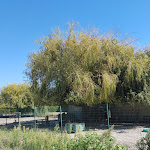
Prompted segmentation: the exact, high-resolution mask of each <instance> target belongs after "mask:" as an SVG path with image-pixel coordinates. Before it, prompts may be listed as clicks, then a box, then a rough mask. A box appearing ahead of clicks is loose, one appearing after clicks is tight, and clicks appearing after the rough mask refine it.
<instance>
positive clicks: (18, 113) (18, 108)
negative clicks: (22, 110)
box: [17, 107, 19, 123]
mask: <svg viewBox="0 0 150 150" xmlns="http://www.w3.org/2000/svg"><path fill="white" fill-rule="evenodd" d="M17 111H18V123H19V108H18V107H17Z"/></svg>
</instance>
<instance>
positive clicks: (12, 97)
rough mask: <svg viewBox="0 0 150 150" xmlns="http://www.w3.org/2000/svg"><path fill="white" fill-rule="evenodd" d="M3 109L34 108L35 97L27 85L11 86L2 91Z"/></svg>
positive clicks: (0, 95)
mask: <svg viewBox="0 0 150 150" xmlns="http://www.w3.org/2000/svg"><path fill="white" fill-rule="evenodd" d="M0 97H1V100H0V101H1V102H0V106H1V107H8V108H11V107H18V108H24V107H32V106H33V96H32V93H31V92H30V86H29V85H27V84H24V83H22V84H15V83H14V84H9V85H8V86H5V87H3V88H2V89H1V94H0Z"/></svg>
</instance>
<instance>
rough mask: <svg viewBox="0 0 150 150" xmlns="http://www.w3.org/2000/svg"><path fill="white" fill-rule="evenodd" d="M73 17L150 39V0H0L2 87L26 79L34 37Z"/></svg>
mask: <svg viewBox="0 0 150 150" xmlns="http://www.w3.org/2000/svg"><path fill="white" fill-rule="evenodd" d="M71 21H77V22H79V23H80V26H81V27H83V28H85V27H88V26H93V25H94V26H95V27H96V28H98V29H100V30H101V31H102V32H106V31H109V30H116V29H117V30H119V32H120V33H121V34H125V33H129V34H130V35H131V36H132V37H135V39H136V40H138V42H140V43H141V45H142V46H145V45H147V44H148V43H149V42H150V38H149V37H150V1H149V0H72V1H71V0H55V1H54V0H0V69H1V71H0V88H1V87H3V86H7V84H11V83H22V82H24V81H25V80H26V77H25V74H24V70H25V69H26V66H25V64H26V62H27V56H28V54H29V53H30V52H33V51H37V50H38V45H36V44H35V40H36V39H40V38H42V37H43V36H47V35H48V34H49V33H50V28H56V27H58V26H59V27H60V28H62V29H64V27H65V26H66V23H67V22H71Z"/></svg>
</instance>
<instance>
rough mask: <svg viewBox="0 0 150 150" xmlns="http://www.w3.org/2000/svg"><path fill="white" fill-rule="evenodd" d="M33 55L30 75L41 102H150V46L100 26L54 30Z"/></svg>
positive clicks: (41, 42) (30, 57)
mask: <svg viewBox="0 0 150 150" xmlns="http://www.w3.org/2000/svg"><path fill="white" fill-rule="evenodd" d="M40 44H41V48H40V49H39V51H38V52H37V53H31V54H30V55H29V61H28V63H27V71H26V74H27V76H28V77H29V79H30V81H31V84H32V90H33V92H34V95H35V97H36V98H35V99H36V102H37V103H38V104H42V105H50V104H58V103H76V104H88V105H92V104H98V103H101V102H119V101H124V102H136V101H141V102H149V100H150V99H148V98H147V97H148V89H149V75H148V72H149V70H150V65H149V64H150V63H149V62H150V57H149V56H148V54H149V50H148V49H147V50H145V52H144V51H141V50H137V49H135V48H134V46H133V45H132V44H131V43H130V42H129V41H128V40H125V39H124V40H120V39H119V38H117V37H116V36H114V35H113V34H111V33H107V34H100V33H99V32H97V31H96V30H90V31H89V32H88V31H84V30H83V29H81V30H80V31H78V32H77V30H74V27H73V26H71V27H70V28H69V29H68V32H67V33H66V32H65V34H64V32H63V33H62V32H61V31H60V30H57V31H53V32H51V34H50V35H49V36H48V37H45V38H44V40H42V41H40Z"/></svg>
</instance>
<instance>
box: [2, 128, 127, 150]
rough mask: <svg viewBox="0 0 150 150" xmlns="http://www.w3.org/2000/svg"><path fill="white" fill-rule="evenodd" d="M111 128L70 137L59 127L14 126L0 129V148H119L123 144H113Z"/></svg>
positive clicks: (55, 149)
mask: <svg viewBox="0 0 150 150" xmlns="http://www.w3.org/2000/svg"><path fill="white" fill-rule="evenodd" d="M110 132H111V130H109V131H107V132H105V133H104V134H103V135H101V136H99V135H98V134H97V133H95V132H93V131H89V132H87V134H86V135H85V136H83V135H81V134H80V133H78V134H76V135H75V136H74V138H71V137H70V136H69V135H68V134H67V133H66V132H64V133H63V134H62V135H61V133H60V131H59V128H58V127H56V128H55V131H53V132H51V131H48V130H38V129H37V131H36V132H35V131H34V130H33V129H31V130H30V129H29V128H25V127H23V129H21V127H20V126H19V127H15V128H14V129H13V130H6V129H1V130H0V149H3V150H10V149H13V150H29V149H30V150H106V149H108V150H119V149H125V147H124V146H119V145H116V144H115V139H114V138H113V137H111V135H110Z"/></svg>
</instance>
